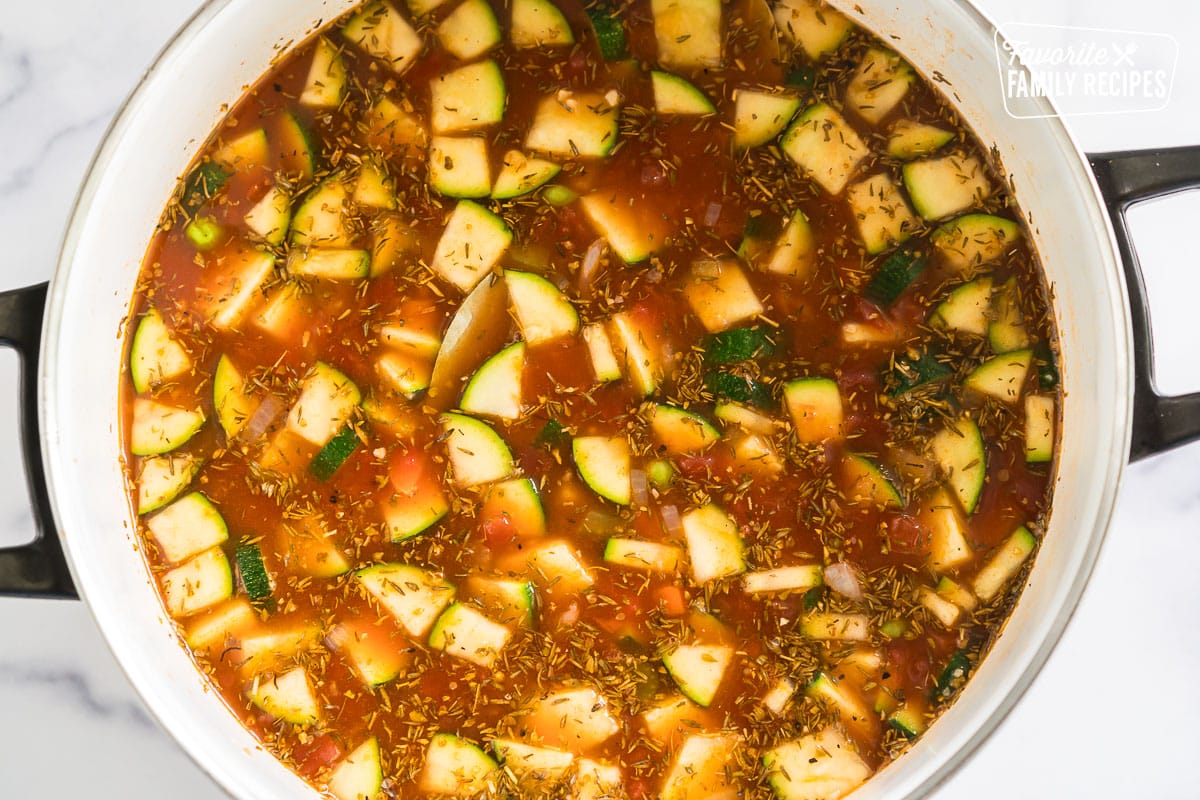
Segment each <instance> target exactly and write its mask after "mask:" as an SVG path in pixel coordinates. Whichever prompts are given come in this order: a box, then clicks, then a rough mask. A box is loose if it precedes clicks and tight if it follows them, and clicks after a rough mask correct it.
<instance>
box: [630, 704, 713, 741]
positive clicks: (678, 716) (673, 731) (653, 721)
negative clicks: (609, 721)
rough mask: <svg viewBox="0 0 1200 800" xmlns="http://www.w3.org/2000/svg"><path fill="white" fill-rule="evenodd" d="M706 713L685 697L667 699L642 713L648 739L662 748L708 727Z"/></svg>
mask: <svg viewBox="0 0 1200 800" xmlns="http://www.w3.org/2000/svg"><path fill="white" fill-rule="evenodd" d="M708 713H709V712H706V711H705V710H704V709H702V708H700V707H699V706H698V705H696V704H695V703H693V702H692V701H691V700H689V699H687V698H686V697H679V696H674V697H668V698H667V699H666V700H663V701H662V702H659V703H656V704H655V705H653V706H651V707H650V708H648V709H646V710H645V711H644V712H642V723H643V724H644V725H645V726H646V732H647V733H648V734H650V738H651V739H653V740H654V741H656V742H658V743H659V744H661V745H663V746H664V747H673V746H674V745H675V744H677V743H678V742H679V741H680V740H681V739H683V738H685V737H687V736H689V735H691V734H693V733H695V732H696V731H698V730H703V729H704V728H706V727H708Z"/></svg>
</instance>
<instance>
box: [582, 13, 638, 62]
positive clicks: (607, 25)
mask: <svg viewBox="0 0 1200 800" xmlns="http://www.w3.org/2000/svg"><path fill="white" fill-rule="evenodd" d="M587 15H588V22H590V23H591V24H592V33H593V35H595V37H596V46H597V47H599V48H600V57H601V58H603V59H604V60H605V61H620V60H622V59H624V58H625V57H626V55H627V54H628V53H627V50H626V43H625V26H624V24H623V23H622V22H621V20H620V18H619V17H617V16H616V15H615V9H611V8H609V7H608V6H607V5H605V4H599V5H595V6H592V7H591V8H589V9H588V12H587Z"/></svg>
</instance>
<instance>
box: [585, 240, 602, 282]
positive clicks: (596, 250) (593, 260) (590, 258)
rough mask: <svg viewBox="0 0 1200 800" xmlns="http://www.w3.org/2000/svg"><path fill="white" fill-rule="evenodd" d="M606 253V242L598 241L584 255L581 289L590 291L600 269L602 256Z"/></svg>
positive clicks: (589, 246)
mask: <svg viewBox="0 0 1200 800" xmlns="http://www.w3.org/2000/svg"><path fill="white" fill-rule="evenodd" d="M603 252H604V240H603V239H597V240H596V241H594V242H592V243H591V244H590V245H588V249H587V252H586V253H584V255H583V266H581V267H580V268H579V288H580V289H590V288H591V286H592V281H593V280H594V279H595V278H596V271H597V269H598V268H599V267H600V254H601V253H603Z"/></svg>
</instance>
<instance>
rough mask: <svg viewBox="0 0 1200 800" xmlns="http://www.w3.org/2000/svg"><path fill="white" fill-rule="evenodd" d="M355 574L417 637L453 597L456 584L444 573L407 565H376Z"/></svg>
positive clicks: (373, 595)
mask: <svg viewBox="0 0 1200 800" xmlns="http://www.w3.org/2000/svg"><path fill="white" fill-rule="evenodd" d="M355 576H356V577H357V578H358V582H359V583H361V584H362V586H363V588H365V589H366V590H367V591H368V592H369V593H370V594H371V596H372V597H374V598H375V599H376V600H377V601H378V602H379V604H380V605H381V606H382V607H383V609H384V610H385V611H387V612H388V613H389V614H391V615H392V616H393V617H395V618H396V621H397V622H399V623H400V625H401V626H402V627H403V628H404V630H406V631H408V633H409V635H411V636H412V637H414V638H418V639H420V638H423V637H424V636H425V634H426V633H428V632H429V629H430V628H431V627H433V623H434V622H435V621H437V618H438V617H439V616H441V613H442V611H443V610H444V609H445V608H446V606H448V605H450V603H451V602H453V600H454V587H453V586H452V585H450V584H449V583H446V582H445V580H443V579H442V576H441V575H438V574H437V573H433V572H429V571H427V570H423V569H421V568H419V567H413V566H409V565H408V564H377V565H375V566H372V567H365V568H363V569H360V570H359V571H358V572H356V573H355Z"/></svg>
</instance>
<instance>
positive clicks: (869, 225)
mask: <svg viewBox="0 0 1200 800" xmlns="http://www.w3.org/2000/svg"><path fill="white" fill-rule="evenodd" d="M846 202H848V203H849V204H850V211H851V213H853V215H854V221H855V222H856V223H857V224H858V236H859V238H860V239H861V240H862V242H863V244H864V245H865V246H866V248H867V252H868V253H870V254H871V255H876V254H878V253H882V252H883V251H885V250H888V249H891V248H892V247H893V246H894V245H897V244H900V243H901V242H904V241H905V240H906V239H908V237H910V236H912V234H913V231H914V230H915V229H916V227H917V218H916V217H915V216H913V213H912V210H911V209H910V208H909V207H908V202H907V201H906V200H905V199H904V194H903V193H902V192H901V191H900V187H898V186H897V185H896V182H895V181H893V180H892V179H891V176H889V175H888V174H887V173H885V172H881V173H879V174H877V175H872V176H871V177H869V178H867V179H866V180H862V181H859V182H858V183H855V184H852V185H851V186H850V187H849V188H847V189H846Z"/></svg>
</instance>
